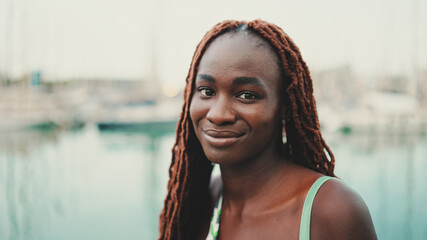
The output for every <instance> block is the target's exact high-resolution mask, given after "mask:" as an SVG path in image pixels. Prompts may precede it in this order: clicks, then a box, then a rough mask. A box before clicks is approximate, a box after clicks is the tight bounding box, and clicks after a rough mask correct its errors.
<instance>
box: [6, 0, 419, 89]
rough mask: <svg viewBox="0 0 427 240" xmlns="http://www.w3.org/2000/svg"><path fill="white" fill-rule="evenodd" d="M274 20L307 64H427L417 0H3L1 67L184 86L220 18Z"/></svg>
mask: <svg viewBox="0 0 427 240" xmlns="http://www.w3.org/2000/svg"><path fill="white" fill-rule="evenodd" d="M257 18H261V19H263V20H267V21H270V22H273V23H275V24H277V25H278V26H280V27H281V28H282V29H283V30H284V31H285V32H286V33H288V35H289V36H290V37H291V38H292V39H293V40H294V42H295V43H296V44H297V45H298V47H299V48H300V50H301V53H302V56H303V58H304V60H305V61H306V62H307V64H308V66H309V68H310V69H311V71H322V70H328V69H334V68H338V67H342V66H350V67H351V69H352V71H353V72H354V73H355V74H357V75H360V76H385V75H407V76H410V75H411V74H413V73H414V70H415V69H427V57H426V56H427V28H426V27H424V28H423V27H422V26H423V25H424V26H426V25H427V1H422V0H409V1H404V0H358V1H345V0H301V1H287V0H281V1H279V0H263V1H259V0H258V1H250V0H244V1H242V0H235V1H226V0H218V1H207V0H175V1H173V0H158V1H154V0H152V1H147V0H146V1H143V0H121V1H111V0H0V74H1V75H3V76H4V75H5V73H7V74H8V75H9V76H12V77H15V78H19V77H22V76H24V75H25V74H27V73H29V72H32V71H36V70H40V71H41V72H42V76H43V78H45V79H49V80H51V81H57V80H64V79H87V78H108V79H134V80H147V79H152V78H153V77H155V78H156V79H158V80H159V81H160V82H161V83H163V84H168V85H170V86H177V87H181V86H183V85H184V82H185V77H186V75H187V72H188V68H189V65H190V61H191V57H192V55H193V52H194V50H195V48H196V45H197V43H198V42H199V41H200V40H201V38H202V37H203V35H204V34H205V33H206V31H208V30H209V29H210V28H211V27H212V26H213V25H215V24H216V23H218V22H220V21H222V20H225V19H243V20H252V19H257Z"/></svg>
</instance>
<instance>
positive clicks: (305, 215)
mask: <svg viewBox="0 0 427 240" xmlns="http://www.w3.org/2000/svg"><path fill="white" fill-rule="evenodd" d="M331 178H333V177H329V176H323V177H320V178H319V179H317V180H316V182H314V184H313V186H311V188H310V190H309V191H308V193H307V196H306V197H305V201H304V207H303V208H302V214H301V223H300V226H299V239H300V240H310V220H311V208H312V207H313V202H314V198H315V197H316V194H317V191H319V189H320V187H321V186H322V185H323V183H325V182H326V181H328V180H329V179H331Z"/></svg>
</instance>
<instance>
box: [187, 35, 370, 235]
mask: <svg viewBox="0 0 427 240" xmlns="http://www.w3.org/2000/svg"><path fill="white" fill-rule="evenodd" d="M278 63H279V60H278V57H277V56H276V55H275V54H274V52H273V50H272V48H271V47H270V46H269V45H268V44H267V43H266V42H265V41H264V40H263V39H261V38H260V37H258V36H256V35H255V34H252V33H247V32H239V33H227V34H225V35H222V36H220V37H219V38H217V39H216V40H214V41H213V42H212V43H211V45H210V46H209V47H208V49H207V50H206V52H205V53H204V55H203V57H202V59H201V62H200V64H199V68H198V74H197V79H196V83H195V89H196V90H195V92H194V95H193V98H192V102H191V106H190V116H191V119H192V122H193V126H194V129H195V133H196V135H197V137H198V139H199V141H200V143H201V145H202V148H203V151H204V153H205V155H206V156H207V158H208V159H209V160H210V161H212V162H215V163H218V164H220V167H221V179H219V180H218V181H215V182H216V183H214V184H222V185H223V197H224V201H223V208H222V214H221V219H220V232H219V239H227V240H229V239H230V240H231V239H248V240H250V239H298V236H299V225H300V220H301V212H302V207H303V203H304V200H305V197H306V194H307V192H308V190H309V189H310V187H311V186H312V184H313V183H314V182H315V181H316V180H317V179H318V178H319V177H321V176H322V174H320V173H317V172H315V171H312V170H309V169H307V168H304V167H302V166H299V165H296V164H294V163H292V161H290V160H289V159H286V158H285V156H284V154H282V152H281V145H282V143H281V131H282V124H281V122H282V119H283V118H284V116H285V111H286V108H285V106H283V104H282V102H283V101H282V97H281V95H282V92H281V91H280V89H282V87H283V85H282V84H283V83H282V79H281V71H280V68H279V65H278ZM214 197H215V198H216V196H214ZM209 220H210V219H206V220H205V221H206V228H205V229H204V230H203V233H202V234H201V238H200V239H205V238H206V235H207V232H208V229H209ZM311 239H328V240H330V239H376V234H375V230H374V227H373V224H372V220H371V216H370V214H369V211H368V209H367V207H366V204H365V203H364V202H363V200H362V199H361V198H360V197H359V195H358V194H357V193H355V192H354V191H353V190H351V189H349V188H348V187H346V186H345V185H344V184H343V183H342V182H341V181H339V180H335V179H333V180H329V181H328V182H326V183H325V184H324V185H323V186H322V188H321V189H320V190H319V192H318V194H317V195H316V198H315V201H314V204H313V210H312V218H311Z"/></svg>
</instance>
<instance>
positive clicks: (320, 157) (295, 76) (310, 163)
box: [159, 20, 335, 240]
mask: <svg viewBox="0 0 427 240" xmlns="http://www.w3.org/2000/svg"><path fill="white" fill-rule="evenodd" d="M231 31H234V32H238V31H247V32H253V33H255V34H257V35H259V36H260V37H262V38H263V39H264V40H265V41H266V42H268V43H269V44H270V45H271V46H272V47H273V49H274V50H275V51H276V53H277V55H278V56H279V59H280V62H281V63H280V64H281V68H282V72H283V80H284V81H285V86H286V87H285V92H286V94H284V95H285V96H284V101H285V103H284V104H285V107H286V109H288V111H287V117H286V122H285V129H286V130H285V131H286V138H287V143H286V144H285V148H286V151H287V153H288V154H289V156H290V158H291V159H292V160H293V161H294V162H296V163H298V164H300V165H303V166H305V167H307V168H310V169H313V170H315V171H317V172H320V173H322V174H325V175H329V176H334V163H335V159H334V156H333V154H332V152H331V150H330V149H329V147H328V146H327V145H326V143H325V141H324V140H323V138H322V135H321V133H320V126H319V120H318V117H317V110H316V102H315V100H314V96H313V84H312V80H311V77H310V72H309V70H308V67H307V65H306V63H305V62H304V60H303V59H302V57H301V53H300V51H299V49H298V47H297V46H296V45H295V44H294V43H293V41H292V40H291V39H290V38H289V36H288V35H286V33H285V32H283V30H282V29H281V28H279V27H277V26H276V25H273V24H270V23H267V22H265V21H262V20H255V21H252V22H243V21H224V22H221V23H218V24H217V25H215V26H214V27H213V28H212V29H211V30H210V31H209V32H207V33H206V35H205V36H204V37H203V39H202V40H201V42H200V43H199V44H198V45H197V48H196V51H195V53H194V55H193V59H192V62H191V65H190V70H189V72H188V75H187V79H186V87H185V90H184V105H183V107H182V113H181V116H180V118H179V121H178V124H177V129H176V132H177V134H176V139H175V144H174V146H173V148H172V161H171V165H170V168H169V182H168V191H167V195H166V199H165V202H164V208H163V211H162V213H161V215H160V238H159V239H162V240H172V239H174V240H175V239H177V240H181V239H194V238H195V237H196V236H195V235H198V234H199V233H198V232H197V230H200V229H203V226H202V225H201V224H203V221H201V219H206V218H207V217H209V216H210V215H211V203H212V200H211V196H210V193H209V181H210V177H211V173H212V165H211V163H210V162H209V160H208V159H207V158H206V156H205V155H204V153H203V150H202V148H201V145H200V143H199V141H198V139H197V137H196V135H195V133H194V130H193V126H192V123H191V119H190V113H189V107H190V104H191V98H192V95H193V92H194V81H195V77H196V74H197V70H198V65H199V62H200V59H201V57H202V56H203V54H204V52H205V51H206V49H207V47H208V46H209V44H210V43H211V42H212V41H213V40H215V39H216V38H217V37H218V36H220V35H222V34H224V33H226V32H231ZM327 155H328V156H329V158H330V159H329V158H328V156H327Z"/></svg>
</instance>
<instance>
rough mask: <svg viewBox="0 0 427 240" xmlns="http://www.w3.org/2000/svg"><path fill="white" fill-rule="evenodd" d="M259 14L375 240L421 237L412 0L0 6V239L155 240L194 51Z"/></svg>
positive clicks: (426, 211)
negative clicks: (290, 56)
mask: <svg viewBox="0 0 427 240" xmlns="http://www.w3.org/2000/svg"><path fill="white" fill-rule="evenodd" d="M256 18H261V19H264V20H267V21H270V22H273V23H275V24H277V25H279V26H280V27H282V28H283V29H284V30H285V32H287V33H288V34H289V35H290V36H291V37H292V38H293V40H294V41H295V42H296V44H297V45H298V46H299V48H300V50H301V52H302V55H303V57H304V59H305V61H306V62H307V64H308V66H309V68H310V70H311V73H312V78H313V81H314V88H315V97H316V100H317V103H318V111H319V116H320V121H321V127H322V129H323V134H324V137H325V139H326V142H327V143H328V144H329V145H330V147H331V148H332V150H333V152H334V153H335V156H336V161H337V163H336V174H337V175H338V176H340V177H341V178H342V179H343V180H344V181H345V182H346V183H347V184H348V185H350V186H351V187H352V188H354V189H355V190H356V191H357V192H359V193H360V195H361V196H362V197H363V198H364V199H365V201H366V203H367V205H368V207H369V209H370V211H371V214H372V218H373V221H374V224H375V227H376V230H377V234H378V237H379V239H408V240H410V239H427V208H426V207H425V202H426V199H427V189H426V187H425V182H426V181H427V177H426V176H427V175H426V174H425V173H424V172H425V171H426V170H427V137H426V133H427V57H426V55H427V28H426V25H427V2H426V1H421V0H409V1H403V0H370V1H368V0H359V1H339V0H321V1H319V0H317V1H315V0H303V1H283V0H281V1H278V0H277V1H275V0H264V1H248V0H246V1H242V0H236V1H225V0H218V1H205V0H198V1H196V0H180V1H171V0H159V1H154V0H151V1H148V0H145V1H141V0H138V1H137V0H122V1H111V0H102V1H101V0H61V1H54V0H0V213H1V214H0V239H7V240H21V239H22V240H24V239H37V240H38V239H40V240H58V239H70V240H72V239H73V240H74V239H129V240H133V239H155V238H156V237H157V229H158V216H159V213H160V210H161V208H162V204H163V199H164V196H165V192H166V182H167V177H168V176H167V171H168V167H169V161H170V157H171V151H170V150H171V148H172V145H173V142H174V137H175V135H174V134H175V133H174V130H175V125H176V121H177V119H178V116H179V114H180V110H181V105H182V90H183V87H184V83H185V78H186V75H187V71H188V68H189V65H190V61H191V57H192V54H193V52H194V50H195V47H196V45H197V43H198V42H199V41H200V39H201V38H202V37H203V35H204V34H205V32H206V31H207V30H209V29H210V28H211V27H212V26H213V25H214V24H216V23H217V22H219V21H222V20H225V19H244V20H252V19H256Z"/></svg>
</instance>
